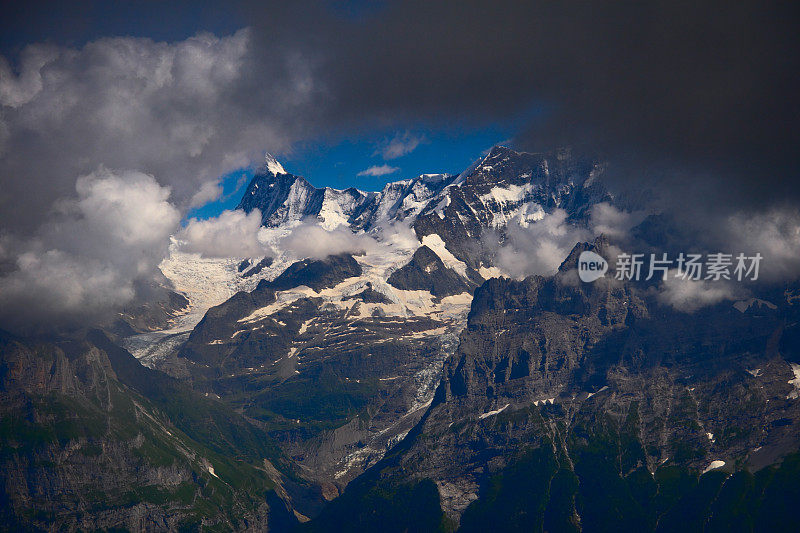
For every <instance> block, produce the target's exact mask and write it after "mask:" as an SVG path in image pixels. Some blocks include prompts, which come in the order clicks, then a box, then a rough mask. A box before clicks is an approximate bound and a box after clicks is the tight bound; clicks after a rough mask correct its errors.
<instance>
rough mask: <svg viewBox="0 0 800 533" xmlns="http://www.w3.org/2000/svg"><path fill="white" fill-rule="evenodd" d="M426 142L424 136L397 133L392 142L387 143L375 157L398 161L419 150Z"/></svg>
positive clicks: (377, 151) (376, 152)
mask: <svg viewBox="0 0 800 533" xmlns="http://www.w3.org/2000/svg"><path fill="white" fill-rule="evenodd" d="M423 142H425V137H424V136H423V135H414V134H412V133H411V132H409V131H406V132H405V133H399V132H398V133H397V134H396V135H395V136H394V137H393V138H392V139H391V140H390V141H388V142H387V143H385V144H384V145H383V146H382V147H381V148H380V149H379V150H376V151H375V154H374V155H378V154H380V155H381V156H383V158H384V159H397V158H398V157H402V156H404V155H407V154H410V153H411V152H413V151H414V150H416V149H417V146H419V145H420V144H421V143H423Z"/></svg>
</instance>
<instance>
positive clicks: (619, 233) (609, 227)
mask: <svg viewBox="0 0 800 533" xmlns="http://www.w3.org/2000/svg"><path fill="white" fill-rule="evenodd" d="M589 213H590V218H589V227H590V228H591V229H592V231H593V232H594V234H595V235H605V236H606V237H608V238H609V239H612V240H624V239H627V238H628V236H629V234H630V230H631V228H633V227H634V226H636V225H637V224H639V223H641V222H642V220H644V213H630V212H628V211H622V210H620V209H617V208H616V207H614V206H613V205H611V204H609V203H608V202H601V203H599V204H597V205H594V206H592V208H591V210H590V212H589Z"/></svg>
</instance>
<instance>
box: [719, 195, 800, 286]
mask: <svg viewBox="0 0 800 533" xmlns="http://www.w3.org/2000/svg"><path fill="white" fill-rule="evenodd" d="M722 238H723V244H722V245H723V246H725V247H726V248H727V250H722V251H724V252H727V253H733V254H738V253H745V254H747V255H748V256H752V255H754V254H755V253H760V254H761V255H762V257H763V259H762V261H761V266H760V272H759V279H763V280H767V281H775V280H794V279H797V278H798V277H800V210H799V209H797V208H796V207H794V208H773V209H770V210H768V211H764V212H760V213H751V212H748V213H738V214H736V215H733V216H731V217H729V218H728V219H727V221H726V224H725V230H724V232H723V237H722Z"/></svg>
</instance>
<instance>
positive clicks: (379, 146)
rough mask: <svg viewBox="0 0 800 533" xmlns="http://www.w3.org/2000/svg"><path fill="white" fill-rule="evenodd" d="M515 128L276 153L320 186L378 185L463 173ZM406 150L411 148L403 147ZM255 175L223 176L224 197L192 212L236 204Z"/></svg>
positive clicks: (406, 135) (369, 135)
mask: <svg viewBox="0 0 800 533" xmlns="http://www.w3.org/2000/svg"><path fill="white" fill-rule="evenodd" d="M513 134H514V124H505V125H502V124H496V125H492V126H482V127H481V126H473V127H471V128H466V127H450V128H441V129H438V130H426V129H421V128H420V129H413V130H411V129H400V130H394V129H384V130H374V131H369V132H365V133H362V134H360V135H358V136H356V137H352V138H348V139H346V140H340V141H329V140H325V139H319V140H316V141H308V142H305V143H302V144H299V145H297V146H295V147H294V148H293V150H292V151H291V152H289V153H286V154H275V156H276V157H277V159H278V160H279V161H280V162H281V164H282V165H283V166H284V168H285V169H286V171H287V172H290V173H292V174H295V175H299V176H303V177H305V178H306V179H307V180H308V181H309V182H310V183H311V184H312V185H314V186H316V187H333V188H336V189H345V188H347V187H355V188H357V189H361V190H364V191H379V190H381V189H382V188H383V186H384V185H385V184H386V183H389V182H392V181H398V180H401V179H406V178H412V177H415V176H418V175H420V174H428V173H459V172H461V171H462V170H464V169H466V168H467V167H468V166H469V165H470V164H472V163H473V162H474V161H475V160H476V159H478V158H479V157H481V156H482V155H483V154H484V153H485V152H486V151H487V150H488V149H490V148H491V147H492V146H494V145H496V144H504V143H505V144H507V142H508V141H509V139H510V138H511V137H512V136H513ZM392 141H395V142H394V143H392ZM392 147H393V148H394V150H391V149H390V148H392ZM403 147H404V148H403ZM405 150H408V152H407V153H403V152H404V151H405ZM383 166H386V167H389V169H391V171H390V172H389V171H388V170H389V169H386V170H385V172H387V173H385V174H382V175H371V174H365V173H364V172H365V171H367V170H368V169H370V168H371V167H383ZM360 173H361V174H362V175H359V174H360ZM372 174H375V173H372ZM252 175H253V171H252V170H251V169H242V170H238V171H236V172H232V173H231V174H228V175H227V176H225V177H224V179H223V180H222V186H223V194H222V196H221V198H220V199H219V200H217V201H215V202H212V203H210V204H208V205H205V206H203V207H201V208H199V209H195V210H193V211H192V212H191V213H189V216H190V217H195V218H207V217H212V216H216V215H218V214H219V213H221V212H222V211H224V210H225V209H234V208H235V207H236V205H237V204H238V203H239V199H240V198H241V195H242V193H243V192H244V189H245V187H246V185H247V182H248V181H249V178H250V177H252Z"/></svg>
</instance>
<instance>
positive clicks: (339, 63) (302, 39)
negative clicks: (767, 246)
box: [253, 0, 800, 205]
mask: <svg viewBox="0 0 800 533" xmlns="http://www.w3.org/2000/svg"><path fill="white" fill-rule="evenodd" d="M326 5H327V4H324V3H319V4H316V5H313V6H311V7H309V5H308V4H304V5H302V6H298V5H297V4H293V6H290V7H284V8H281V9H280V10H273V9H272V8H270V9H267V10H258V9H256V10H254V12H253V13H254V15H253V16H254V20H255V21H257V22H255V27H256V28H257V31H256V32H255V35H254V37H255V38H256V39H258V40H259V42H260V43H261V45H260V48H261V49H263V50H269V49H271V48H272V47H274V46H275V44H276V43H282V44H283V45H284V46H289V47H292V48H293V49H295V50H300V51H302V53H303V54H304V55H305V57H308V58H310V59H313V60H314V65H315V71H314V72H315V79H316V80H317V82H318V83H320V84H321V85H322V86H323V87H324V88H325V89H326V95H327V101H326V102H325V105H324V106H323V107H322V108H320V109H319V110H318V113H319V116H318V117H317V118H319V119H324V121H323V123H325V124H331V125H333V126H334V127H341V125H342V124H348V123H349V124H361V123H363V122H364V121H365V120H366V121H371V123H374V122H381V121H386V122H389V123H391V122H395V121H398V120H400V121H403V120H405V121H426V122H433V121H440V122H441V121H445V122H447V121H449V122H453V121H456V123H457V124H458V123H469V122H471V121H494V120H509V119H514V118H516V117H519V116H523V117H524V116H532V118H531V119H530V120H529V121H528V122H527V124H525V125H524V127H523V128H522V129H523V131H522V133H521V134H520V135H519V137H518V138H517V139H516V145H517V146H518V147H519V148H522V149H531V150H544V149H549V148H552V147H554V146H558V145H564V144H570V145H573V146H578V147H585V148H588V149H591V150H593V151H598V152H600V153H602V154H604V155H606V156H607V157H609V158H610V159H611V163H612V170H614V166H613V165H614V164H616V165H617V166H616V170H617V172H616V177H617V178H619V179H620V181H621V183H620V184H621V185H625V184H627V183H628V182H631V181H632V182H634V183H636V182H638V181H639V180H641V179H643V178H645V177H647V176H652V175H655V176H656V177H657V178H658V179H659V180H662V181H661V182H660V183H661V184H662V185H664V186H665V187H666V186H667V185H669V186H672V187H679V186H680V187H686V186H689V185H692V186H693V187H695V189H694V190H695V191H701V192H703V193H705V194H708V193H714V197H715V198H720V199H724V200H725V201H726V202H739V204H740V205H750V204H756V205H763V204H764V203H769V202H772V201H776V200H783V199H786V198H792V199H795V198H797V196H798V195H800V187H797V181H798V180H797V174H798V170H800V165H798V160H799V158H798V150H797V146H798V142H799V141H800V133H798V118H799V115H800V111H798V109H799V108H798V106H799V105H800V104H798V99H797V94H800V83H799V82H798V77H799V76H800V65H799V64H798V44H799V43H798V34H800V32H798V31H797V28H798V26H799V25H798V22H800V20H799V19H798V16H797V9H796V7H795V5H793V4H792V3H790V2H782V3H769V2H767V3H765V2H750V1H746V2H719V3H716V2H711V3H709V2H684V1H674V0H673V1H652V2H470V1H461V2H437V1H407V2H393V3H387V4H385V5H384V7H383V8H382V9H380V10H376V11H373V12H370V13H368V14H367V15H365V16H364V17H360V18H357V19H355V20H354V19H352V18H347V17H342V16H340V15H337V12H336V11H332V10H330V9H326V8H325V6H326ZM536 110H539V112H538V113H536V112H535V111H536ZM611 174H612V178H613V177H614V176H615V174H614V172H612V173H611Z"/></svg>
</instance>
